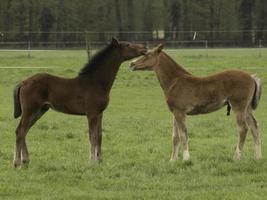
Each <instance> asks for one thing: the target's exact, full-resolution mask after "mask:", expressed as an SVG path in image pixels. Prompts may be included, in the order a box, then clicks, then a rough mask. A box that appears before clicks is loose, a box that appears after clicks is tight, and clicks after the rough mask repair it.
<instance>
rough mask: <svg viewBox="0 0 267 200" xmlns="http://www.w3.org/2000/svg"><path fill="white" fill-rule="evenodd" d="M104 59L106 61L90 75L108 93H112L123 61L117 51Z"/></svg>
mask: <svg viewBox="0 0 267 200" xmlns="http://www.w3.org/2000/svg"><path fill="white" fill-rule="evenodd" d="M103 59H105V61H104V62H103V63H101V64H100V65H99V66H97V69H96V70H95V71H94V72H93V73H91V74H90V79H93V80H95V82H96V83H97V84H99V85H101V86H102V88H103V89H104V90H105V91H106V92H110V90H111V87H112V85H113V82H114V80H115V78H116V75H117V73H118V70H119V67H120V65H121V63H122V62H123V59H122V57H121V55H120V53H119V51H118V50H117V49H114V50H113V51H112V52H111V53H110V54H109V55H108V56H107V57H106V58H103Z"/></svg>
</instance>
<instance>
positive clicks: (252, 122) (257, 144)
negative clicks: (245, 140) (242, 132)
mask: <svg viewBox="0 0 267 200" xmlns="http://www.w3.org/2000/svg"><path fill="white" fill-rule="evenodd" d="M247 123H248V126H249V128H250V130H251V133H252V136H253V139H254V148H255V157H256V159H261V158H262V154H261V138H260V133H259V126H258V123H257V121H256V119H255V118H254V116H253V115H252V113H251V111H249V112H248V113H247Z"/></svg>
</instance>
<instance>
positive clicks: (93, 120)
mask: <svg viewBox="0 0 267 200" xmlns="http://www.w3.org/2000/svg"><path fill="white" fill-rule="evenodd" d="M88 123H89V141H90V143H91V160H92V161H100V160H101V143H102V114H99V115H96V116H94V117H88Z"/></svg>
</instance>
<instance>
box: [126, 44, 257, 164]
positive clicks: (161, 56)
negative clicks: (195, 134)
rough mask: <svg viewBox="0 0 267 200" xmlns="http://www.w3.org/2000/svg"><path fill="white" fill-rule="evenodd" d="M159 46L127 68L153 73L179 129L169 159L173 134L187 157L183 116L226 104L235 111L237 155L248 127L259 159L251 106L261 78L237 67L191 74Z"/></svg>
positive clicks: (209, 110) (218, 107) (255, 101)
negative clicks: (236, 68) (204, 73)
mask: <svg viewBox="0 0 267 200" xmlns="http://www.w3.org/2000/svg"><path fill="white" fill-rule="evenodd" d="M162 48H163V46H162V45H160V46H159V47H158V48H156V49H155V50H154V51H151V52H149V53H147V55H145V56H144V57H142V58H140V59H139V60H137V61H135V62H133V63H132V64H131V66H130V68H131V69H133V70H154V71H155V72H156V75H157V77H158V79H159V82H160V85H161V87H162V89H163V91H164V93H165V97H166V102H167V104H168V106H169V109H170V111H171V112H172V113H173V114H174V118H175V120H176V122H175V124H176V126H177V127H176V128H177V129H178V130H177V131H174V137H173V140H174V142H173V143H174V147H173V149H174V150H173V154H172V155H173V156H172V159H173V160H175V159H177V152H176V150H175V149H176V147H177V145H178V142H177V141H178V140H177V137H178V136H177V135H175V134H179V140H180V141H181V142H182V145H183V148H184V151H185V152H184V159H185V160H186V159H189V152H188V136H187V130H186V125H185V119H186V115H197V114H205V113H210V112H213V111H216V110H218V109H220V108H222V107H224V106H225V105H228V104H229V105H230V106H231V107H232V109H233V111H234V113H235V114H236V119H237V124H238V127H239V130H240V131H239V135H240V139H239V143H238V145H237V150H236V158H238V159H239V158H240V152H241V150H242V148H243V145H244V141H245V136H246V133H247V130H248V128H250V129H251V131H252V134H253V137H254V143H255V149H256V158H257V159H259V158H261V147H260V135H259V131H258V124H257V122H256V120H255V118H254V116H253V115H252V109H256V107H257V105H258V103H259V99H260V94H261V84H260V79H259V78H257V77H256V76H255V75H250V74H247V73H245V72H242V71H238V70H228V71H224V72H221V73H217V74H213V75H210V76H207V77H197V76H193V75H192V74H190V73H189V72H187V71H186V70H185V69H184V68H182V67H181V66H180V65H178V64H177V63H175V61H174V60H173V59H171V58H170V57H169V56H168V55H167V54H166V53H164V52H163V51H162ZM228 109H229V108H228ZM175 138H176V139H175ZM175 141H176V142H175Z"/></svg>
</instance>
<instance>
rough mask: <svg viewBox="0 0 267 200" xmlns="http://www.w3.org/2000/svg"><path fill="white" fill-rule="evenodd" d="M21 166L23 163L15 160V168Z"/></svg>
mask: <svg viewBox="0 0 267 200" xmlns="http://www.w3.org/2000/svg"><path fill="white" fill-rule="evenodd" d="M20 165H21V162H20V161H17V160H13V166H14V167H15V168H17V167H19V166H20Z"/></svg>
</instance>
